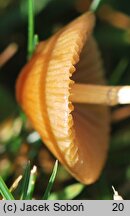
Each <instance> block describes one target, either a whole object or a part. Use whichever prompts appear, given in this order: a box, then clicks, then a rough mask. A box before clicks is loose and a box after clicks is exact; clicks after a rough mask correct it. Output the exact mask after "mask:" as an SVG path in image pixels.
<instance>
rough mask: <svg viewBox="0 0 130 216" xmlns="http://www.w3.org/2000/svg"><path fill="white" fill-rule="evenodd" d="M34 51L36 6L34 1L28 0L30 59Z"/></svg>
mask: <svg viewBox="0 0 130 216" xmlns="http://www.w3.org/2000/svg"><path fill="white" fill-rule="evenodd" d="M33 51H34V5H33V0H28V59H30V58H31V56H32V54H33Z"/></svg>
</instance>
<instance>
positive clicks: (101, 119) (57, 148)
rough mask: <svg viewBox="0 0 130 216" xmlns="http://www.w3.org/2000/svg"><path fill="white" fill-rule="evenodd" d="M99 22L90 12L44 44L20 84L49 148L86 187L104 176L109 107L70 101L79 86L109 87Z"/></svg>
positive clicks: (20, 97)
mask: <svg viewBox="0 0 130 216" xmlns="http://www.w3.org/2000/svg"><path fill="white" fill-rule="evenodd" d="M94 22H95V18H94V15H93V14H92V13H90V12H88V13H85V14H83V15H82V16H80V17H79V18H77V19H75V20H74V21H73V22H71V23H70V24H69V25H67V26H66V27H64V28H63V29H62V30H60V31H59V32H57V33H56V34H55V35H54V36H52V37H51V38H50V39H48V40H46V41H44V42H41V43H40V44H39V45H38V47H37V49H36V52H35V53H34V55H33V57H32V59H31V60H30V61H29V62H28V63H27V65H26V66H25V67H24V68H23V69H22V71H21V73H20V75H19V77H18V80H17V84H16V96H17V100H18V102H19V103H20V105H21V106H22V108H23V110H24V111H25V113H26V114H27V116H28V118H29V119H30V121H31V122H32V124H33V126H34V128H35V129H36V130H37V131H38V132H39V134H40V136H41V138H42V140H43V141H44V143H45V144H46V146H47V147H48V148H49V149H50V151H51V152H52V153H53V154H54V155H55V156H56V157H57V158H58V159H59V161H60V162H61V163H62V164H63V165H64V166H65V167H66V168H67V169H68V171H69V172H70V173H71V174H72V175H73V176H74V177H75V178H76V179H78V180H79V181H81V182H83V183H85V184H90V183H93V182H94V181H96V180H97V178H98V177H99V175H100V173H101V170H102V168H103V166H104V163H105V159H106V155H107V149H108V137H109V111H108V108H107V107H105V106H99V105H98V106H96V105H95V106H94V105H78V104H72V102H71V97H70V96H71V88H72V85H73V84H74V81H75V82H78V83H86V84H87V83H89V84H91V83H95V84H102V83H104V78H103V69H102V62H101V58H100V54H99V52H98V49H97V46H96V43H95V41H94V39H93V38H92V30H93V26H94Z"/></svg>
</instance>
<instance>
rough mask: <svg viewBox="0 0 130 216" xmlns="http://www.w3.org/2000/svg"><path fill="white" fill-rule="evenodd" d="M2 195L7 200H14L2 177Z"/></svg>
mask: <svg viewBox="0 0 130 216" xmlns="http://www.w3.org/2000/svg"><path fill="white" fill-rule="evenodd" d="M0 193H1V195H2V197H3V198H4V199H5V200H14V197H13V195H12V194H11V193H10V191H9V189H8V187H7V186H6V184H5V182H4V180H3V179H2V178H1V176H0Z"/></svg>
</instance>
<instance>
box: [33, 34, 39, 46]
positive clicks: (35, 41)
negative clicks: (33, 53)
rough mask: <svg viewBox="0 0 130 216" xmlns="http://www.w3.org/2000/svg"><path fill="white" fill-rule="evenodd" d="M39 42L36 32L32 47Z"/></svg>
mask: <svg viewBox="0 0 130 216" xmlns="http://www.w3.org/2000/svg"><path fill="white" fill-rule="evenodd" d="M38 43H39V36H38V35H37V34H35V35H34V49H35V48H36V46H37V45H38Z"/></svg>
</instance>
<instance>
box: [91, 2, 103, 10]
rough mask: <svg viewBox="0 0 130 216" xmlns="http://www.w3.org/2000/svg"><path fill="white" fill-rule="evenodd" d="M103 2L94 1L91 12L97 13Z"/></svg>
mask: <svg viewBox="0 0 130 216" xmlns="http://www.w3.org/2000/svg"><path fill="white" fill-rule="evenodd" d="M101 1H102V0H93V1H92V4H91V5H90V10H91V11H93V12H96V11H97V9H98V7H99V5H100V3H101Z"/></svg>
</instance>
